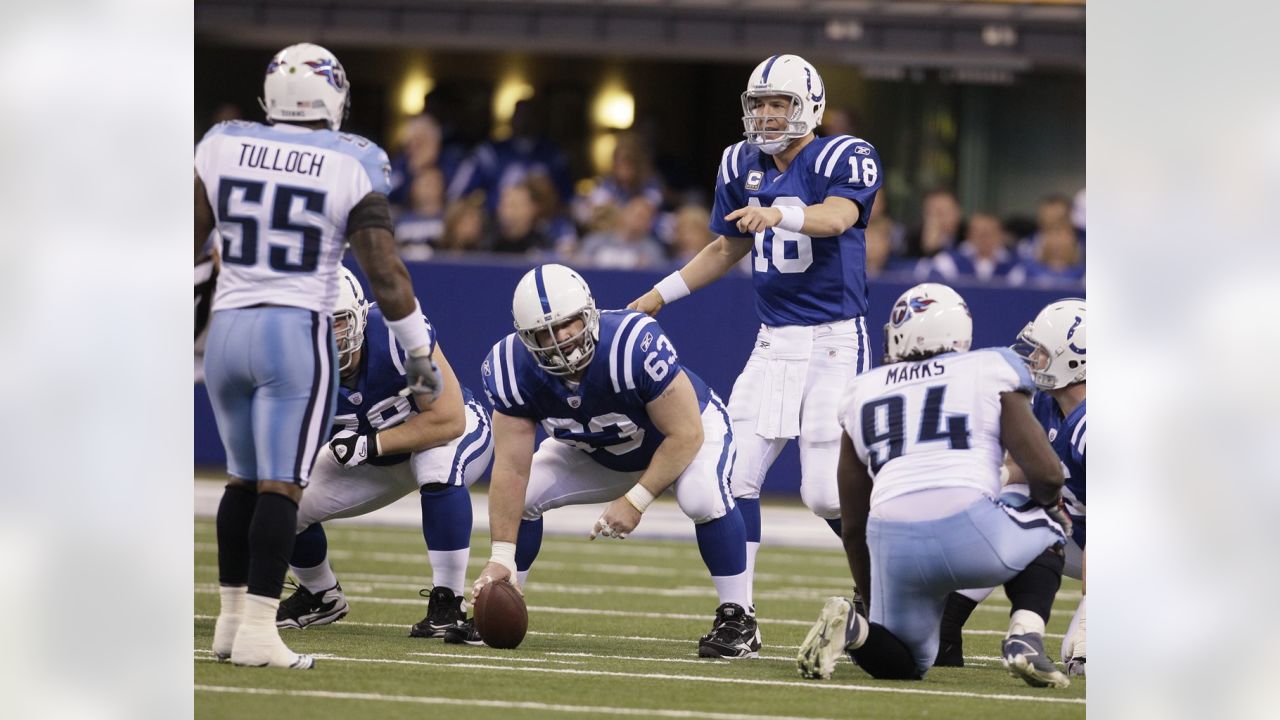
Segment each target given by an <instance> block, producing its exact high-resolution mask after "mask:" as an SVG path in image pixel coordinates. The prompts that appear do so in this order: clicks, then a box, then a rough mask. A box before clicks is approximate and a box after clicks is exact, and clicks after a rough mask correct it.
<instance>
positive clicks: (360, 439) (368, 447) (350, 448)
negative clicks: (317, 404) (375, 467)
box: [329, 430, 378, 468]
mask: <svg viewBox="0 0 1280 720" xmlns="http://www.w3.org/2000/svg"><path fill="white" fill-rule="evenodd" d="M329 449H330V450H332V451H333V457H334V458H335V459H336V460H337V461H338V463H339V464H341V465H342V466H343V467H349V468H353V467H359V466H361V465H363V464H365V463H367V462H369V461H370V460H372V459H374V458H376V457H378V440H377V438H376V437H375V436H372V435H361V434H359V433H354V432H352V431H350V430H343V431H341V432H339V433H338V434H337V435H334V436H333V439H332V440H330V441H329Z"/></svg>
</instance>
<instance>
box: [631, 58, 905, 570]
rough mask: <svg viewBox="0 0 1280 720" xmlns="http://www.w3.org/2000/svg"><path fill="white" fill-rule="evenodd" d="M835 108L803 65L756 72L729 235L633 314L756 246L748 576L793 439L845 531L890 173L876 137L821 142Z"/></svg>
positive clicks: (728, 193) (729, 195)
mask: <svg viewBox="0 0 1280 720" xmlns="http://www.w3.org/2000/svg"><path fill="white" fill-rule="evenodd" d="M826 101H827V98H826V87H825V85H824V84H823V82H822V78H821V77H820V76H819V75H818V71H817V70H815V69H814V67H813V66H812V65H810V64H809V63H808V62H806V61H805V60H804V59H803V58H801V57H798V56H796V55H774V56H773V57H770V58H768V59H767V60H765V61H764V62H762V63H760V65H758V66H757V67H756V69H755V71H754V72H752V73H751V78H750V79H749V80H748V82H747V89H746V92H744V93H742V111H743V113H744V115H743V118H742V123H743V126H744V128H745V132H744V133H743V134H744V135H745V136H746V140H745V141H742V142H739V143H737V144H735V145H731V146H729V147H727V148H725V151H724V155H723V156H722V157H721V160H720V170H719V172H718V173H717V174H716V198H715V207H714V209H713V211H712V213H711V215H712V218H711V230H712V232H715V233H718V234H719V237H718V238H716V239H715V240H714V241H713V242H712V243H711V244H710V245H708V246H707V247H706V248H705V249H703V250H702V252H700V253H699V254H698V255H697V256H696V257H694V258H693V259H692V260H690V261H689V262H688V264H686V265H685V266H684V267H683V268H681V269H680V270H679V271H677V272H675V273H672V274H671V275H670V276H668V277H667V278H665V279H664V280H662V282H660V283H658V284H657V286H655V287H654V289H653V290H651V291H649V292H648V293H646V294H645V295H643V296H641V297H640V298H638V299H637V300H636V301H634V302H632V303H631V305H629V306H628V307H630V308H631V309H636V310H641V311H643V312H646V313H649V314H650V315H656V314H657V312H658V311H659V310H660V309H662V307H663V306H664V305H666V304H667V303H671V302H674V301H675V300H677V299H679V298H682V297H684V296H685V295H688V294H689V293H690V292H692V291H694V290H697V289H699V288H702V287H705V286H706V285H708V284H710V283H711V282H713V281H715V280H716V279H717V278H719V277H721V276H723V275H724V274H725V273H726V272H728V271H729V269H730V268H732V267H733V266H734V265H736V264H737V263H738V261H739V260H741V259H742V257H743V256H745V255H746V254H747V253H748V252H752V278H753V280H754V284H755V289H756V311H757V313H758V314H759V316H760V322H761V326H760V330H759V333H758V334H757V336H756V344H755V348H754V349H753V350H752V352H751V357H750V359H749V360H747V365H746V367H745V368H744V369H743V371H742V374H741V375H740V376H739V377H738V380H737V382H735V383H734V386H733V392H732V394H731V395H730V396H729V416H730V417H731V418H732V419H733V432H734V438H735V440H736V442H737V445H738V460H737V463H736V464H735V465H734V469H733V494H734V497H735V498H736V499H737V500H738V505H739V507H740V508H741V510H742V516H743V520H744V521H745V522H746V524H747V548H748V550H747V572H748V575H751V574H753V572H754V568H755V557H756V552H757V551H758V549H759V547H760V488H761V485H762V484H763V483H764V478H765V474H766V473H767V472H768V470H769V467H770V466H771V465H772V464H773V462H774V460H776V459H777V457H778V454H779V453H781V452H782V448H783V446H785V445H786V443H787V442H788V441H789V440H790V439H791V438H797V437H798V438H799V443H800V467H801V478H800V497H801V499H802V500H803V501H804V503H805V505H806V506H808V507H809V509H810V510H812V511H813V512H814V513H815V514H817V515H818V516H819V517H821V518H823V519H824V520H826V521H827V523H828V524H830V525H831V528H832V530H834V531H835V532H836V534H839V532H840V530H839V523H840V501H839V497H838V493H837V492H836V463H837V459H838V456H839V451H840V425H839V422H838V421H837V415H838V413H837V407H836V405H837V403H838V402H839V399H840V396H841V395H842V394H843V392H844V388H845V385H846V384H847V383H848V381H849V380H850V379H851V378H852V377H853V376H854V375H857V374H858V373H862V372H866V371H867V370H868V369H870V368H871V351H870V348H869V347H868V340H867V324H866V319H865V315H866V313H867V282H866V277H867V273H866V243H865V238H864V231H865V228H866V226H867V220H868V219H869V218H870V217H871V207H872V204H873V203H874V201H875V196H876V191H877V190H879V189H880V185H881V182H882V179H883V177H884V169H883V167H882V166H881V165H880V156H879V155H878V154H877V153H876V149H875V148H874V147H872V146H871V144H870V143H868V142H867V141H866V140H863V139H861V138H857V137H851V136H848V135H836V136H833V137H816V136H815V135H814V128H815V127H816V126H817V125H819V124H820V123H821V122H822V111H823V108H824V107H825V105H826Z"/></svg>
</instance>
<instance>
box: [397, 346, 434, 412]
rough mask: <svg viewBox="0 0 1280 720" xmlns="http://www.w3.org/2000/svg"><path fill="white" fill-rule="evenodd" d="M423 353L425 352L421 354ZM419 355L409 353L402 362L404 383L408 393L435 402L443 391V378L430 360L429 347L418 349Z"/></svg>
mask: <svg viewBox="0 0 1280 720" xmlns="http://www.w3.org/2000/svg"><path fill="white" fill-rule="evenodd" d="M421 351H425V352H421ZM414 352H421V354H418V355H415V354H414V353H413V352H411V353H409V355H408V357H406V358H405V361H404V375H405V382H406V383H407V384H408V386H409V392H411V393H413V394H415V395H426V396H427V397H429V398H431V402H435V401H436V398H438V397H440V393H441V392H442V391H443V390H444V378H443V377H442V376H441V375H440V366H439V365H437V364H436V363H435V361H433V360H432V359H431V346H430V345H428V346H425V347H423V348H421V349H420V351H414Z"/></svg>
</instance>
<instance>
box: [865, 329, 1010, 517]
mask: <svg viewBox="0 0 1280 720" xmlns="http://www.w3.org/2000/svg"><path fill="white" fill-rule="evenodd" d="M1034 390H1035V385H1034V383H1033V382H1032V380H1031V374H1030V373H1029V372H1028V371H1027V367H1026V365H1025V364H1023V362H1022V360H1021V359H1019V358H1018V356H1017V355H1015V354H1014V353H1013V351H1012V350H1009V349H1007V348H988V349H984V350H973V351H970V352H959V353H957V352H950V353H943V354H941V355H935V356H933V357H930V358H928V359H925V360H918V361H912V362H900V363H894V364H892V365H885V366H882V367H878V368H875V369H874V370H871V371H870V372H867V373H864V374H862V375H859V376H857V377H855V378H854V379H852V380H851V381H850V382H849V388H848V390H847V391H846V392H845V397H844V401H843V402H842V403H841V405H840V407H841V416H840V424H841V425H842V426H843V427H844V429H845V432H846V433H848V434H849V437H850V438H851V439H852V440H853V446H854V449H855V450H857V453H858V457H859V459H861V460H862V461H863V462H864V463H866V465H867V468H868V469H869V470H870V472H871V477H872V478H873V479H874V480H875V485H874V487H873V489H872V491H871V507H872V508H874V507H876V506H877V505H878V504H879V503H882V502H885V501H886V500H890V499H892V498H895V497H898V496H900V495H905V494H907V493H911V492H916V491H918V490H927V489H933V488H946V487H958V488H973V489H977V490H980V491H982V492H983V493H985V494H986V495H987V496H989V497H992V498H995V497H998V496H999V495H1000V464H1001V463H1002V462H1003V459H1004V448H1003V446H1002V445H1001V444H1000V409H1001V408H1000V395H1001V393H1006V392H1014V391H1016V392H1021V393H1025V394H1027V395H1028V398H1029V397H1030V395H1031V393H1032V392H1033V391H1034ZM1028 402H1029V400H1028Z"/></svg>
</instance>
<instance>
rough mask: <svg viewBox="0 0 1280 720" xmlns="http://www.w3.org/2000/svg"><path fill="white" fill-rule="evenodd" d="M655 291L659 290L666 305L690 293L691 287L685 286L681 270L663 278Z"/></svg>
mask: <svg viewBox="0 0 1280 720" xmlns="http://www.w3.org/2000/svg"><path fill="white" fill-rule="evenodd" d="M653 289H654V290H657V291H658V294H659V295H661V296H662V302H664V303H673V302H675V301H677V300H679V299H680V298H682V297H684V296H686V295H688V294H689V292H690V290H689V286H688V285H687V284H685V281H684V278H683V277H681V276H680V271H679V270H677V271H675V272H673V273H671V274H670V275H668V276H666V277H664V278H662V280H660V281H659V282H658V284H657V285H654V286H653Z"/></svg>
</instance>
